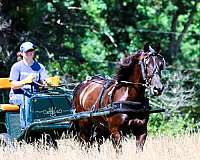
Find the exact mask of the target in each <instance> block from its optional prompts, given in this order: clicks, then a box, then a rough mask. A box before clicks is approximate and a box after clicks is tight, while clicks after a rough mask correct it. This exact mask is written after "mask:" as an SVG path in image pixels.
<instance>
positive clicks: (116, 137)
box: [111, 128, 122, 153]
mask: <svg viewBox="0 0 200 160" xmlns="http://www.w3.org/2000/svg"><path fill="white" fill-rule="evenodd" d="M111 137H112V143H113V146H114V148H115V150H116V153H121V152H122V145H121V137H122V135H121V134H120V131H119V129H118V128H112V129H111Z"/></svg>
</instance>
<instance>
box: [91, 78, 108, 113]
mask: <svg viewBox="0 0 200 160" xmlns="http://www.w3.org/2000/svg"><path fill="white" fill-rule="evenodd" d="M108 82H109V80H108V79H105V81H104V83H103V85H102V88H101V91H100V93H99V96H98V98H97V100H96V102H95V103H94V104H93V106H92V108H91V110H92V111H95V110H96V104H97V103H98V102H99V108H101V106H102V103H103V98H102V97H103V93H104V91H105V89H107V88H108V85H109V83H108Z"/></svg>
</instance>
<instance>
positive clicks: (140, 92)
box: [127, 64, 145, 99]
mask: <svg viewBox="0 0 200 160" xmlns="http://www.w3.org/2000/svg"><path fill="white" fill-rule="evenodd" d="M127 81H128V82H132V83H133V87H131V88H132V90H131V91H132V92H134V97H137V99H143V98H144V90H145V88H144V87H143V86H142V84H143V78H142V73H141V67H140V65H139V64H135V66H134V70H133V71H132V73H130V76H129V77H128V79H127Z"/></svg>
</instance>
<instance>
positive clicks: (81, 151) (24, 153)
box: [0, 134, 200, 160]
mask: <svg viewBox="0 0 200 160" xmlns="http://www.w3.org/2000/svg"><path fill="white" fill-rule="evenodd" d="M122 146H123V149H122V153H121V154H119V155H116V153H115V150H114V148H113V146H112V143H111V142H110V141H106V142H105V143H104V144H103V145H102V146H101V151H100V152H98V147H97V145H94V146H92V147H91V148H89V149H88V150H87V151H86V150H85V148H83V147H81V146H80V145H79V143H77V142H76V141H74V140H73V139H72V138H71V139H63V140H59V141H58V149H57V150H55V149H53V148H51V147H48V146H45V145H36V144H35V145H30V144H25V143H24V144H22V145H19V144H18V143H14V147H5V148H3V147H1V148H0V160H114V159H117V160H160V159H161V160H199V157H200V152H199V148H200V135H199V134H192V135H179V136H176V137H171V136H159V137H154V138H153V137H148V139H147V141H146V143H145V146H144V151H143V152H141V153H136V152H135V150H136V148H135V140H134V139H133V138H127V139H125V140H124V141H123V142H122Z"/></svg>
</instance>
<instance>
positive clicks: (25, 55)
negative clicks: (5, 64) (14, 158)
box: [9, 42, 48, 129]
mask: <svg viewBox="0 0 200 160" xmlns="http://www.w3.org/2000/svg"><path fill="white" fill-rule="evenodd" d="M35 49H36V48H35V46H34V45H33V43H31V42H24V43H22V44H21V46H20V53H21V56H22V60H20V61H18V62H16V63H15V64H13V66H12V67H11V71H10V77H9V79H10V81H11V90H10V95H9V98H10V99H9V100H10V103H13V104H18V105H19V106H20V123H21V129H24V128H26V127H28V126H29V125H30V123H31V122H32V117H31V114H30V113H31V108H30V105H29V101H30V97H27V96H25V95H24V90H26V89H32V90H34V91H37V89H38V85H37V84H36V83H34V82H37V83H41V84H45V80H46V79H47V78H48V76H47V71H46V69H45V67H44V66H43V65H42V64H41V63H39V62H36V61H35V60H34V55H35Z"/></svg>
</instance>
